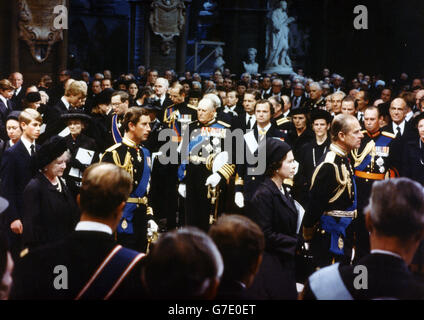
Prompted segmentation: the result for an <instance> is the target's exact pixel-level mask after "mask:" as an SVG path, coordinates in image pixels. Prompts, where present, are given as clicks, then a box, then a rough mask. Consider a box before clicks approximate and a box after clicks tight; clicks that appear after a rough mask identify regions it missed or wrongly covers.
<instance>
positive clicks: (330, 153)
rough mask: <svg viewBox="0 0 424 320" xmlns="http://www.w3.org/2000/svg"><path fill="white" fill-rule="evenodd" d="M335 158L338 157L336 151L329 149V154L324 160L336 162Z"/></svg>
mask: <svg viewBox="0 0 424 320" xmlns="http://www.w3.org/2000/svg"><path fill="white" fill-rule="evenodd" d="M334 159H336V153H335V152H333V151H329V152H327V154H326V155H325V160H324V162H327V163H334Z"/></svg>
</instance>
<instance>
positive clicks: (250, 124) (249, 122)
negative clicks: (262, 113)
mask: <svg viewBox="0 0 424 320" xmlns="http://www.w3.org/2000/svg"><path fill="white" fill-rule="evenodd" d="M251 121H252V117H251V116H249V119H248V120H247V129H250V128H252V122H251Z"/></svg>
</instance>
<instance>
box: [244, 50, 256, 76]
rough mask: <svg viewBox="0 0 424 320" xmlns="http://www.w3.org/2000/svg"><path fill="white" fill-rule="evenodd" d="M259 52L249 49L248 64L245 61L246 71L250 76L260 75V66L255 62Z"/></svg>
mask: <svg viewBox="0 0 424 320" xmlns="http://www.w3.org/2000/svg"><path fill="white" fill-rule="evenodd" d="M257 53H258V51H257V50H256V49H255V48H249V49H247V59H248V60H247V62H245V61H243V67H244V71H245V72H247V73H250V74H256V73H258V64H257V63H256V62H255V58H256V54H257Z"/></svg>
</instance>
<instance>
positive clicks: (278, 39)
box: [266, 1, 295, 74]
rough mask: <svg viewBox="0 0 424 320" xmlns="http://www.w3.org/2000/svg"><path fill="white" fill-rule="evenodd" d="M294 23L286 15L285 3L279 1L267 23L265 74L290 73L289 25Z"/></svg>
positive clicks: (292, 19)
mask: <svg viewBox="0 0 424 320" xmlns="http://www.w3.org/2000/svg"><path fill="white" fill-rule="evenodd" d="M293 21H295V18H294V17H289V16H288V15H287V2H286V1H280V3H279V6H278V7H277V8H276V9H274V10H273V11H272V14H271V19H270V21H269V26H268V28H269V35H268V43H267V56H266V57H267V64H266V69H267V70H266V71H267V72H271V71H272V72H277V73H280V74H282V73H290V72H291V71H292V63H291V60H290V57H289V55H288V52H289V24H290V23H292V22H293Z"/></svg>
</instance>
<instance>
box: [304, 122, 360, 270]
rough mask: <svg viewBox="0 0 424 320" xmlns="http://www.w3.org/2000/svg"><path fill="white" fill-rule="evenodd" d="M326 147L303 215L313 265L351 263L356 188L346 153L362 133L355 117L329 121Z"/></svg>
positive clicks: (357, 142)
mask: <svg viewBox="0 0 424 320" xmlns="http://www.w3.org/2000/svg"><path fill="white" fill-rule="evenodd" d="M330 134H331V141H332V144H331V145H330V150H329V151H328V152H327V154H326V155H325V159H324V161H323V163H321V164H320V165H319V166H318V167H317V168H316V170H315V172H314V174H313V176H312V182H311V190H310V201H309V206H308V208H307V209H306V212H305V215H304V218H303V237H304V240H305V241H306V244H305V246H306V247H308V246H309V244H310V245H311V247H310V249H311V251H312V255H313V256H314V264H315V266H316V267H323V266H326V265H329V264H332V263H335V262H339V261H343V262H346V263H350V262H351V251H352V245H353V232H352V228H351V227H350V225H351V223H352V220H353V219H355V218H356V214H357V211H356V190H355V189H356V188H355V180H354V176H353V169H352V166H351V164H350V161H349V158H348V155H349V153H350V152H351V151H352V150H353V149H356V148H359V146H360V144H361V139H362V138H363V134H362V132H361V126H360V125H359V122H358V120H357V119H356V118H355V117H353V116H350V115H344V114H340V115H338V116H336V117H335V118H334V120H333V122H332V126H331V130H330Z"/></svg>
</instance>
